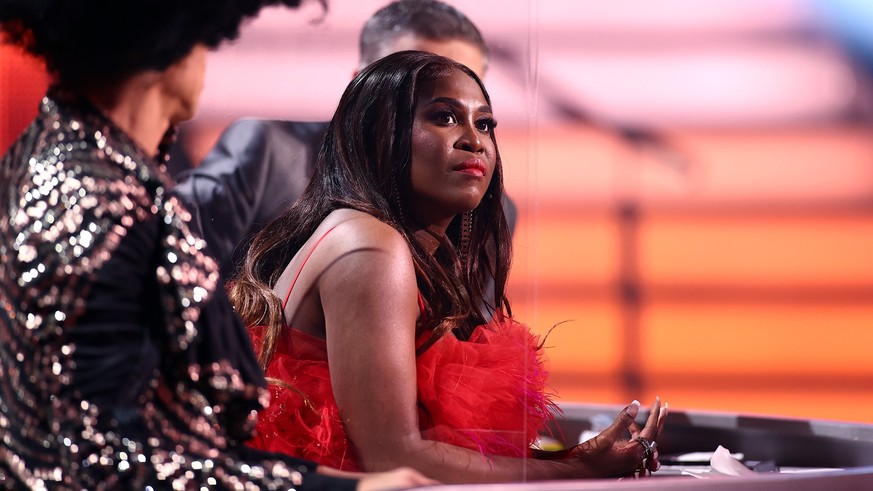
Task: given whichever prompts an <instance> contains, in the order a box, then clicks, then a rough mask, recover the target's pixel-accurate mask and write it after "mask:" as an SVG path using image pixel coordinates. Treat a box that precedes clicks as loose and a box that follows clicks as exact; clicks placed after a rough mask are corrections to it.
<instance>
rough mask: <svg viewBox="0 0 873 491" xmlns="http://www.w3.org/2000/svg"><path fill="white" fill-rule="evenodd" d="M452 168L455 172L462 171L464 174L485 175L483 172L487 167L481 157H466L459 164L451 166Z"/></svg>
mask: <svg viewBox="0 0 873 491" xmlns="http://www.w3.org/2000/svg"><path fill="white" fill-rule="evenodd" d="M452 170H453V171H456V172H463V173H464V174H469V175H471V176H476V177H485V172H486V171H487V170H488V169H487V168H486V167H485V163H484V162H482V160H481V159H478V158H472V159H467V160H465V161H463V162H461V163H460V164H458V165H456V166H454V167H452Z"/></svg>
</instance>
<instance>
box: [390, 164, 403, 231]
mask: <svg viewBox="0 0 873 491" xmlns="http://www.w3.org/2000/svg"><path fill="white" fill-rule="evenodd" d="M391 187H393V188H394V205H395V206H396V207H397V215H399V217H400V224H401V225H403V224H404V223H406V220H405V219H404V218H403V206H401V203H400V189H399V188H398V187H397V177H396V176H395V175H394V174H392V175H391Z"/></svg>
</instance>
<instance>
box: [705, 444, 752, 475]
mask: <svg viewBox="0 0 873 491" xmlns="http://www.w3.org/2000/svg"><path fill="white" fill-rule="evenodd" d="M709 465H710V466H711V467H712V472H713V473H718V474H724V475H726V476H737V477H739V476H754V475H755V471H753V470H752V469H749V468H748V467H746V466H745V465H744V464H743V463H742V462H740V461H739V460H737V459H735V458H733V457H732V456H731V452H730V450H728V449H726V448H724V447H722V446H721V445H719V446H718V448H717V449H715V452H713V454H712V458H711V459H710V460H709Z"/></svg>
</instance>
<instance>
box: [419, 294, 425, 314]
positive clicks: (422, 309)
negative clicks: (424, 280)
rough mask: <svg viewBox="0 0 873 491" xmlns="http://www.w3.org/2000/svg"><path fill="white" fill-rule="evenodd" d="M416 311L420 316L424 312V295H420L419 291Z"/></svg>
mask: <svg viewBox="0 0 873 491" xmlns="http://www.w3.org/2000/svg"><path fill="white" fill-rule="evenodd" d="M418 313H419V314H421V316H422V317H424V313H425V310H424V297H422V296H421V292H420V291H419V292H418Z"/></svg>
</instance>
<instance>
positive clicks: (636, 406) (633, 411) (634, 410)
mask: <svg viewBox="0 0 873 491" xmlns="http://www.w3.org/2000/svg"><path fill="white" fill-rule="evenodd" d="M639 412H640V401H638V400H636V399H634V400H633V402H631V403H630V405H629V406H628V407H627V413H628V414H630V415H631V416H636V415H637V414H638V413H639Z"/></svg>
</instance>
